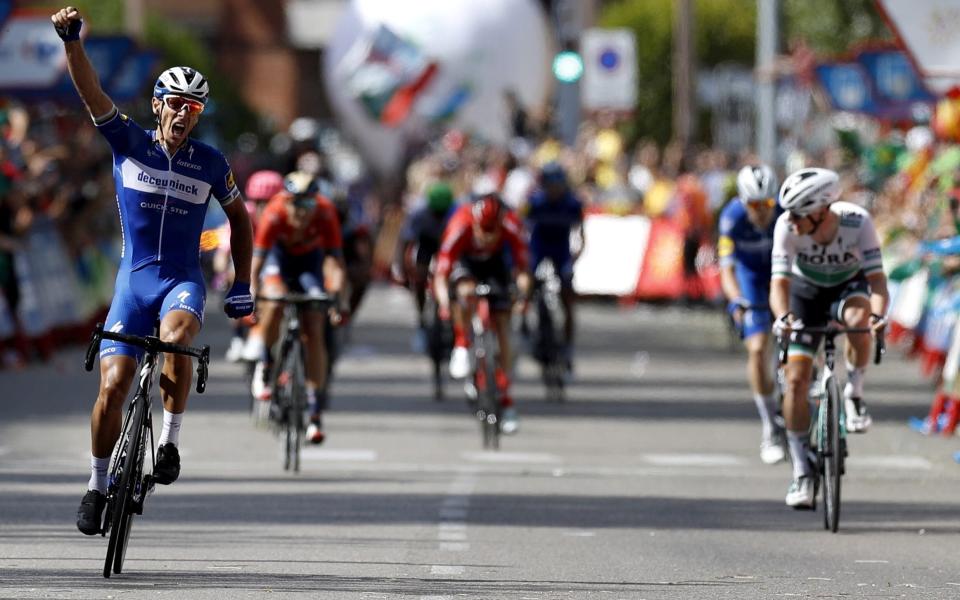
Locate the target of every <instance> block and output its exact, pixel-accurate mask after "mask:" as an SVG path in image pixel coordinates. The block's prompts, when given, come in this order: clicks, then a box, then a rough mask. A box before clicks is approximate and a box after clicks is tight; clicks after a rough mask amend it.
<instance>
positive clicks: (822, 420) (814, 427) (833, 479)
mask: <svg viewBox="0 0 960 600" xmlns="http://www.w3.org/2000/svg"><path fill="white" fill-rule="evenodd" d="M803 331H805V332H807V333H814V334H822V335H823V344H822V348H823V350H822V352H818V356H822V364H818V361H816V360H815V362H814V364H815V365H817V366H818V368H817V376H816V379H815V381H812V382H811V384H810V385H811V387H810V393H809V395H808V396H809V398H811V399H815V402H816V405H817V418H816V419H811V434H812V436H813V441H814V443H815V448H814V449H815V451H816V454H817V465H816V467H817V478H818V482H819V484H820V485H818V486H817V487H819V488H820V489H822V490H823V501H824V511H823V526H824V529H828V530H830V531H831V532H834V533H836V531H837V528H838V527H839V522H840V489H841V483H840V482H841V476H842V475H843V474H844V473H845V471H846V468H845V460H846V456H847V444H846V436H847V431H846V419H845V409H844V400H843V398H842V396H841V394H840V384H839V382H838V381H837V377H836V374H835V371H834V369H835V361H836V341H835V338H836V337H837V336H838V335H842V334H849V333H859V334H865V333H872V330H871V329H868V328H850V327H844V326H842V325H840V324H838V323H836V322H831V323H828V324H827V325H826V326H824V327H806V328H804V329H803ZM788 344H789V337H788V336H783V337H782V338H781V339H780V362H781V364H782V363H784V362H785V361H786V356H787V347H788ZM883 354H884V342H883V336H879V337H877V340H876V345H875V349H874V359H873V360H874V363H875V364H879V363H880V360H881V358H882V357H883ZM814 502H816V501H815V500H814ZM815 507H816V504H814V508H815Z"/></svg>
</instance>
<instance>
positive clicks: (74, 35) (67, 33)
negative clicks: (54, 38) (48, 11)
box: [53, 19, 83, 42]
mask: <svg viewBox="0 0 960 600" xmlns="http://www.w3.org/2000/svg"><path fill="white" fill-rule="evenodd" d="M82 27H83V19H77V20H75V21H70V24H69V25H67V27H66V29H64V28H62V27H57V26H56V25H54V26H53V29H54V30H55V31H56V32H57V35H59V36H60V39H61V40H63V41H64V42H75V41H77V40H79V39H80V29H81V28H82Z"/></svg>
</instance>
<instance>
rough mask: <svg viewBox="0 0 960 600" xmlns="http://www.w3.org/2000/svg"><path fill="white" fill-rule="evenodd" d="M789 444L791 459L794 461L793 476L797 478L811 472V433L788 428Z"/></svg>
mask: <svg viewBox="0 0 960 600" xmlns="http://www.w3.org/2000/svg"><path fill="white" fill-rule="evenodd" d="M787 446H789V448H790V460H791V461H793V478H794V479H797V478H799V477H803V476H805V475H809V474H810V463H809V461H808V460H807V455H808V449H809V447H810V434H809V433H808V432H806V431H790V430H787Z"/></svg>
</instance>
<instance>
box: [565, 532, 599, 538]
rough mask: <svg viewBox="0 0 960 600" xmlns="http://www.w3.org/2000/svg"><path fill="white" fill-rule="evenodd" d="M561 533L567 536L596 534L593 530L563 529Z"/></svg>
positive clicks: (592, 535) (591, 535)
mask: <svg viewBox="0 0 960 600" xmlns="http://www.w3.org/2000/svg"><path fill="white" fill-rule="evenodd" d="M563 535H565V536H568V537H594V536H596V535H597V534H596V533H595V532H593V531H564V532H563Z"/></svg>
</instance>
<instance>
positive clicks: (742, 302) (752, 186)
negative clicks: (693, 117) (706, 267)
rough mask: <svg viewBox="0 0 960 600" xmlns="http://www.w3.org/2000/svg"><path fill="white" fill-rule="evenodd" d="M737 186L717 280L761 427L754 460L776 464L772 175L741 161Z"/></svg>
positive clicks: (727, 211)
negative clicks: (740, 345)
mask: <svg viewBox="0 0 960 600" xmlns="http://www.w3.org/2000/svg"><path fill="white" fill-rule="evenodd" d="M737 192H738V198H734V199H733V200H732V201H731V202H730V203H729V204H727V206H726V207H725V208H724V209H723V211H722V212H721V213H720V239H719V241H718V243H717V254H718V255H719V257H720V282H721V284H722V287H723V293H724V295H725V296H726V297H727V300H728V301H729V304H728V310H729V311H730V314H731V316H732V317H733V319H734V321H735V323H736V324H737V327H738V328H739V329H740V332H741V335H742V336H743V341H744V346H746V349H747V377H748V379H749V380H750V388H751V390H752V392H753V399H754V402H755V403H756V405H757V410H758V412H759V413H760V421H761V424H762V427H763V434H762V437H761V441H760V460H762V461H763V462H764V463H767V464H776V463H778V462H781V461H783V460H785V459H786V451H785V449H784V447H785V444H784V434H783V428H782V427H781V426H780V425H779V424H778V423H777V421H776V419H775V416H776V414H777V409H778V407H777V399H776V397H775V394H774V384H773V375H772V373H771V372H770V354H769V352H770V327H771V324H772V322H773V321H772V317H771V314H770V308H769V300H768V298H769V296H770V270H771V253H772V251H773V226H774V224H775V223H776V220H777V219H776V217H777V215H778V214H779V212H780V211H779V209H778V207H777V201H776V195H777V181H776V175H775V174H774V172H773V170H772V169H770V167H768V166H766V165H759V166H755V167H753V166H748V167H744V168H743V169H741V170H740V172H739V173H738V174H737Z"/></svg>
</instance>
